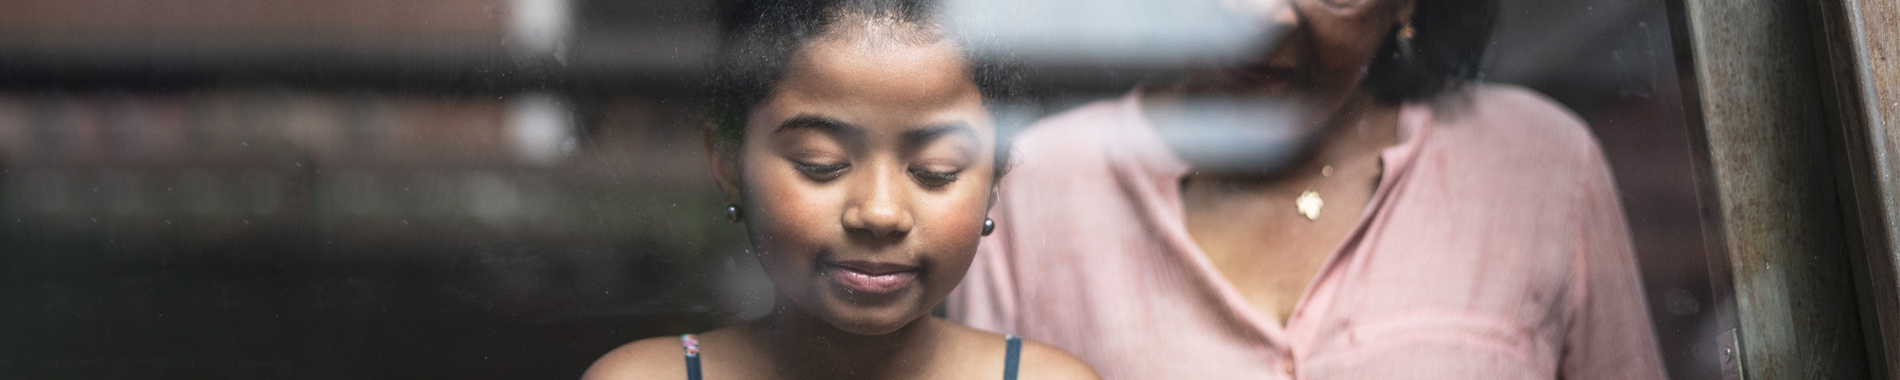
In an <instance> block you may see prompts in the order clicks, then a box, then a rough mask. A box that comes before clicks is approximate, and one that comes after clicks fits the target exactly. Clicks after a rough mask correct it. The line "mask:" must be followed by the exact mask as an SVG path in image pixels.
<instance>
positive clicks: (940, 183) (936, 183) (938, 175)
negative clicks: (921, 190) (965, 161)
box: [910, 165, 963, 187]
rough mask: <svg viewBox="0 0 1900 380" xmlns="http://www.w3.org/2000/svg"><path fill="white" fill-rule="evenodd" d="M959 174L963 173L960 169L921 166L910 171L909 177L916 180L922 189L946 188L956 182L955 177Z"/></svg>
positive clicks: (944, 166) (943, 166)
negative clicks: (922, 186)
mask: <svg viewBox="0 0 1900 380" xmlns="http://www.w3.org/2000/svg"><path fill="white" fill-rule="evenodd" d="M961 173H963V169H962V168H950V167H947V165H923V166H920V167H914V168H911V169H910V175H911V176H912V177H915V178H917V182H918V183H921V184H923V185H924V187H944V186H948V185H950V184H951V183H953V182H956V181H957V175H958V174H961Z"/></svg>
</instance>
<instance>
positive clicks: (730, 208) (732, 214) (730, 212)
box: [726, 204, 745, 223]
mask: <svg viewBox="0 0 1900 380" xmlns="http://www.w3.org/2000/svg"><path fill="white" fill-rule="evenodd" d="M743 217H745V215H742V214H740V213H739V205H737V204H728V205H726V221H728V222H733V223H738V222H739V219H740V218H743Z"/></svg>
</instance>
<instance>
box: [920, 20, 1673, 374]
mask: <svg viewBox="0 0 1900 380" xmlns="http://www.w3.org/2000/svg"><path fill="white" fill-rule="evenodd" d="M1228 3H1229V5H1230V6H1232V7H1233V8H1234V10H1235V11H1239V12H1248V13H1249V14H1252V15H1254V16H1255V17H1256V18H1257V19H1258V20H1260V21H1261V23H1262V24H1263V25H1266V27H1265V28H1262V31H1263V35H1270V36H1277V37H1278V39H1277V41H1278V42H1276V43H1274V44H1271V45H1270V46H1267V47H1268V48H1266V49H1263V51H1262V52H1261V53H1259V54H1258V55H1257V56H1254V57H1250V58H1247V59H1242V60H1238V62H1227V63H1224V64H1217V65H1210V67H1209V68H1208V69H1207V70H1203V71H1201V72H1199V73H1198V74H1196V75H1194V76H1192V77H1190V78H1188V79H1185V80H1181V81H1178V82H1175V83H1170V84H1166V85H1159V86H1149V87H1145V88H1141V89H1137V90H1135V91H1133V92H1132V93H1130V94H1128V95H1127V96H1126V97H1124V98H1122V99H1119V100H1112V101H1104V102H1099V103H1096V104H1092V105H1088V106H1084V107H1081V108H1079V109H1076V110H1073V111H1069V112H1066V113H1064V114H1060V115H1056V116H1053V117H1050V118H1048V119H1045V120H1044V121H1041V122H1040V123H1038V125H1035V126H1032V127H1031V128H1030V129H1029V130H1028V131H1027V132H1025V133H1024V134H1022V135H1020V136H1019V137H1018V138H1017V139H1016V143H1017V145H1016V146H1017V149H1018V150H1017V154H1018V161H1017V162H1018V163H1019V164H1018V166H1017V167H1016V168H1017V169H1016V171H1015V173H1016V174H1015V175H1014V176H1012V178H1011V180H1010V181H1009V182H1007V183H1005V184H1004V186H1003V187H1002V190H1001V192H1000V200H999V203H998V205H997V207H996V209H995V210H993V211H992V216H993V217H994V219H995V221H996V223H997V224H998V225H999V227H998V230H997V232H996V234H995V236H991V237H990V238H989V239H988V240H986V241H985V242H984V244H983V245H982V247H981V248H980V249H979V251H980V252H979V253H978V255H977V258H976V262H975V264H973V267H972V269H971V272H970V275H969V277H968V278H967V281H965V283H964V284H963V286H962V287H961V288H960V289H959V290H958V291H957V292H956V293H954V294H953V295H952V296H951V299H950V314H951V316H952V318H953V319H956V320H959V321H962V322H964V323H967V324H969V325H971V326H975V327H980V328H985V329H991V330H993V331H999V332H1006V333H1015V334H1020V335H1023V336H1027V337H1031V338H1036V339H1040V340H1043V341H1046V342H1049V343H1050V344H1053V345H1055V346H1057V347H1060V348H1063V349H1066V350H1069V351H1070V352H1074V353H1076V354H1077V355H1078V356H1080V357H1082V358H1083V359H1084V360H1085V361H1088V362H1089V363H1090V364H1093V365H1094V366H1095V368H1096V369H1097V370H1099V371H1101V373H1102V375H1103V377H1104V378H1109V379H1161V378H1209V379H1214V378H1218V379H1226V378H1304V379H1393V378H1422V379H1460V378H1463V379H1512V378H1565V379H1653V378H1660V377H1661V376H1662V371H1661V365H1660V359H1659V358H1658V356H1657V352H1656V347H1655V341H1654V338H1653V335H1652V333H1651V328H1650V326H1649V323H1648V312H1647V310H1646V307H1645V306H1644V304H1643V301H1642V300H1643V298H1642V294H1641V284H1640V283H1639V280H1638V274H1637V269H1636V266H1635V261H1634V258H1633V256H1632V253H1631V247H1630V243H1629V238H1628V233H1627V230H1626V227H1625V226H1624V222H1623V215H1622V211H1621V208H1620V206H1619V204H1618V200H1617V198H1616V192H1615V191H1616V190H1615V187H1614V183H1613V182H1612V180H1611V177H1610V173H1609V171H1608V168H1607V166H1606V164H1605V162H1604V159H1603V156H1602V153H1601V152H1600V151H1599V148H1598V147H1597V145H1596V142H1595V140H1594V139H1593V138H1592V137H1591V136H1590V135H1589V133H1588V130H1587V129H1586V128H1585V126H1584V125H1583V123H1582V122H1581V121H1579V120H1578V119H1577V118H1576V116H1574V115H1572V114H1571V113H1570V112H1569V111H1567V110H1565V109H1564V108H1562V107H1561V106H1558V105H1556V104H1555V103H1553V102H1552V101H1550V100H1549V99H1546V98H1544V97H1542V96H1539V95H1537V94H1535V93H1532V92H1530V91H1528V90H1524V89H1521V88H1515V87H1507V86H1496V85H1482V84H1467V82H1468V81H1470V80H1471V79H1473V78H1474V77H1475V76H1476V73H1477V72H1478V70H1477V69H1478V66H1479V62H1480V59H1481V57H1482V56H1483V47H1484V46H1485V45H1486V44H1487V41H1486V39H1487V38H1488V34H1489V30H1490V28H1491V26H1492V23H1493V20H1494V19H1495V17H1496V15H1495V13H1496V4H1495V2H1494V0H1293V1H1291V2H1282V1H1272V0H1256V1H1246V0H1236V1H1230V2H1228Z"/></svg>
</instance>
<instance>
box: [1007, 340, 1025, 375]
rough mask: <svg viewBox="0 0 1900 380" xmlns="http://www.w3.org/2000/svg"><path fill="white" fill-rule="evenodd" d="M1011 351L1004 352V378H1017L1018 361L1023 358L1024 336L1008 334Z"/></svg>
mask: <svg viewBox="0 0 1900 380" xmlns="http://www.w3.org/2000/svg"><path fill="white" fill-rule="evenodd" d="M1008 339H1009V351H1007V352H1004V353H1003V380H1016V363H1017V362H1018V361H1020V360H1018V359H1021V358H1022V354H1023V338H1022V337H1019V336H1015V335H1010V336H1008Z"/></svg>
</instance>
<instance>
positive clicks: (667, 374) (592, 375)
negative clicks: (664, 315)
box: [581, 336, 686, 380]
mask: <svg viewBox="0 0 1900 380" xmlns="http://www.w3.org/2000/svg"><path fill="white" fill-rule="evenodd" d="M685 355H686V352H685V350H684V348H683V346H682V345H681V343H680V337H677V336H663V337H654V338H647V339H641V340H637V341H633V342H632V343H627V344H623V345H620V347H619V348H615V349H614V350H613V351H608V352H607V354H606V355H601V357H600V359H596V360H594V365H592V366H589V367H587V373H585V374H582V375H581V379H583V380H609V379H612V380H646V379H672V380H683V379H685V378H686V361H685Z"/></svg>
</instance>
